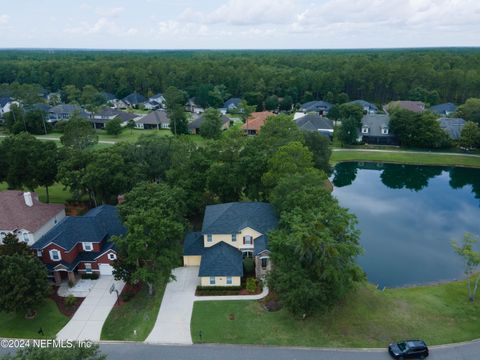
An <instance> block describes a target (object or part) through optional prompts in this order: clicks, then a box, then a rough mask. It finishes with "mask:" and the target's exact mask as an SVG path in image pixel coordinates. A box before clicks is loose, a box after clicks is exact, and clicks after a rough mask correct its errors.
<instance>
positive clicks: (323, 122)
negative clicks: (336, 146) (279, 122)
mask: <svg viewBox="0 0 480 360" xmlns="http://www.w3.org/2000/svg"><path fill="white" fill-rule="evenodd" d="M295 124H297V126H298V128H299V129H300V130H304V131H318V132H319V133H320V134H322V135H325V136H327V137H328V138H330V139H331V138H332V137H333V121H332V120H330V119H329V118H326V117H324V116H321V115H318V114H307V115H304V116H302V117H300V118H297V119H296V120H295Z"/></svg>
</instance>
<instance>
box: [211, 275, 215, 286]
mask: <svg viewBox="0 0 480 360" xmlns="http://www.w3.org/2000/svg"><path fill="white" fill-rule="evenodd" d="M210 285H215V276H210Z"/></svg>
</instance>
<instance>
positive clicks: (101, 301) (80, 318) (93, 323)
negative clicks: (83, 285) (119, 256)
mask: <svg viewBox="0 0 480 360" xmlns="http://www.w3.org/2000/svg"><path fill="white" fill-rule="evenodd" d="M112 284H115V289H117V290H118V293H119V294H120V293H121V292H122V289H123V286H124V285H125V283H124V282H123V281H115V280H114V279H113V276H108V275H102V276H101V277H100V278H99V279H98V280H96V281H95V285H94V286H93V288H92V289H91V290H90V293H89V294H88V295H87V297H86V298H85V300H83V302H82V304H81V305H80V307H79V308H78V310H77V312H76V313H75V315H73V317H72V319H71V320H70V321H69V322H68V323H67V325H65V327H64V328H63V329H62V330H60V332H59V333H58V334H57V339H59V340H93V341H99V340H100V334H101V332H102V327H103V323H104V322H105V320H106V319H107V317H108V314H109V313H110V310H112V307H113V305H115V302H116V300H117V294H116V293H115V292H113V293H111V294H110V287H111V286H112Z"/></svg>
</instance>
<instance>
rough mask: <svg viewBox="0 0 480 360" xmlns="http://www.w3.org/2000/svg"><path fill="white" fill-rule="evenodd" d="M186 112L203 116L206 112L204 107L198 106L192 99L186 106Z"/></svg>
mask: <svg viewBox="0 0 480 360" xmlns="http://www.w3.org/2000/svg"><path fill="white" fill-rule="evenodd" d="M185 111H188V112H191V113H193V114H201V113H203V112H204V111H205V109H204V108H203V107H201V106H200V105H197V103H196V102H195V98H194V97H193V98H190V99H188V101H187V104H186V105H185Z"/></svg>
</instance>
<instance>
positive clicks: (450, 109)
mask: <svg viewBox="0 0 480 360" xmlns="http://www.w3.org/2000/svg"><path fill="white" fill-rule="evenodd" d="M429 110H430V111H431V112H432V113H434V114H437V115H440V116H445V117H447V116H449V115H450V114H453V113H454V112H455V111H457V105H455V104H453V103H445V104H438V105H433V106H431V107H430V109H429Z"/></svg>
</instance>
